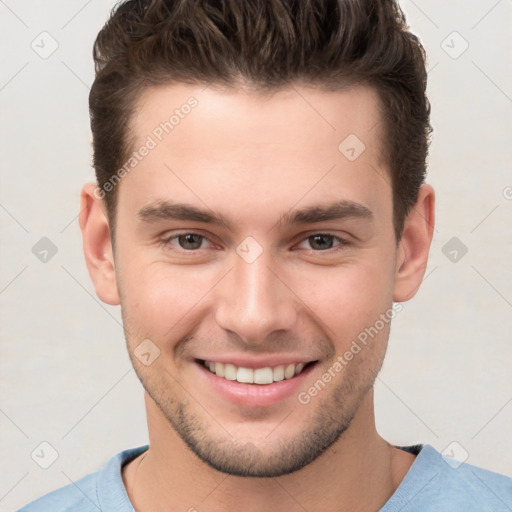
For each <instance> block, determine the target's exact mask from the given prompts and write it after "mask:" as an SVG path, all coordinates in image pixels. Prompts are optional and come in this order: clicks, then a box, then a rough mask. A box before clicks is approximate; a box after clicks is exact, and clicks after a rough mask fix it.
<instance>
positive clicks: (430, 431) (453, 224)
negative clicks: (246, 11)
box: [0, 0, 512, 511]
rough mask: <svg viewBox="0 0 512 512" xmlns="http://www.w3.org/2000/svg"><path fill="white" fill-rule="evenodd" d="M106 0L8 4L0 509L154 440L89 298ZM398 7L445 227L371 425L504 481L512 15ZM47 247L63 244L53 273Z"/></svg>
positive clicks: (509, 409) (510, 419)
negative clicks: (409, 39)
mask: <svg viewBox="0 0 512 512" xmlns="http://www.w3.org/2000/svg"><path fill="white" fill-rule="evenodd" d="M113 4H114V2H112V1H107V2H101V1H99V0H89V1H85V0H80V1H78V0H72V1H71V0H66V1H64V0H58V1H57V0H53V1H51V2H49V1H48V0H46V1H43V0H26V1H24V2H21V1H16V0H2V1H0V23H1V26H0V37H1V45H0V48H1V64H0V109H1V110H0V111H1V116H0V130H1V131H0V141H1V142H0V145H1V154H0V164H1V175H0V176H1V177H0V179H1V191H0V227H1V250H0V262H1V264H0V303H1V304H0V305H1V324H0V325H1V357H0V378H1V388H0V389H1V396H0V400H1V402H0V431H1V435H0V460H1V461H2V463H1V467H2V472H1V477H0V511H9V510H13V509H16V508H17V507H19V506H21V505H22V504H24V503H26V502H28V501H29V500H31V499H33V498H35V497H37V496H39V495H41V494H43V493H45V492H47V491H50V490H52V489H55V488H57V487H60V486H62V485H65V484H67V483H69V482H70V481H75V480H77V479H78V478H80V477H81V476H83V475H85V474H86V473H88V472H90V471H92V470H95V469H97V468H99V467H100V466H101V465H102V464H104V463H105V461H106V460H107V459H108V458H109V457H110V456H111V455H113V454H115V453H117V452H119V451H121V450H123V449H126V448H129V447H135V446H139V445H142V444H145V443H146V442H147V431H146V424H145V415H144V409H143V399H142V390H141V386H140V385H139V383H138V381H137V379H136V377H135V375H134V372H133V370H131V365H130V362H129V359H128V356H127V354H126V351H125V346H124V338H123V333H122V328H121V325H120V313H119V310H118V308H112V307H109V306H106V305H104V304H102V303H101V302H99V301H98V299H97V298H96V297H95V294H94V290H93V287H92V285H91V283H90V280H89V276H88V274H87V271H86V268H85V264H84V261H83V257H82V249H81V240H80V234H79V229H78V224H77V213H78V194H79V191H80V188H81V185H82V184H83V183H84V182H85V181H88V180H91V179H92V177H93V173H92V169H91V167H90V161H91V152H90V133H89V119H88V110H87V96H88V92H89V86H90V84H91V82H92V79H93V67H92V58H91V48H92V43H93V40H94V38H95V35H96V33H97V32H98V30H99V29H100V28H101V26H102V24H103V22H104V21H105V19H106V17H107V14H108V11H109V10H110V8H111V7H112V5H113ZM402 5H403V7H404V9H405V11H406V13H407V15H408V19H409V23H410V25H411V27H412V30H413V31H414V32H416V33H418V34H419V35H420V37H421V39H422V41H423V43H424V45H425V46H426V48H427V52H428V56H429V65H428V66H429V70H430V71H429V75H430V82H429V93H430V99H431V102H432V108H433V114H432V123H433V125H434V127H435V135H434V140H433V144H432V148H431V156H430V165H429V168H430V172H429V178H428V181H429V182H430V183H431V184H433V185H434V186H435V188H436V190H437V226H436V233H435V239H434V242H433V247H432V251H431V259H430V265H429V268H428V271H427V277H426V278H425V282H424V284H423V287H422V289H421V290H420V292H419V293H418V295H417V297H416V298H415V299H413V300H412V301H411V302H410V303H407V304H405V305H404V310H403V312H402V313H400V314H399V315H398V317H397V318H396V320H395V321H394V326H393V328H392V333H391V343H390V349H389V352H388V357H387V360H386V363H385V366H384V369H383V371H382V373H381V375H380V377H379V380H378V384H377V391H376V401H377V421H378V427H379V430H380V432H381V434H382V435H383V436H384V437H386V438H387V439H388V440H389V441H391V442H393V443H396V444H402V445H405V444H414V443H419V442H421V443H430V444H432V445H433V446H434V447H436V448H437V449H438V450H441V451H442V450H445V449H447V450H448V451H451V450H453V453H454V454H455V455H456V456H458V457H462V458H464V457H466V456H467V457H468V459H467V460H468V462H470V463H473V464H476V465H478V466H483V467H485V468H488V469H491V470H493V471H498V472H501V473H505V474H507V475H509V476H512V455H511V453H512V437H511V436H510V432H511V431H512V430H511V427H512V371H511V369H512V335H511V331H512V271H511V268H512V265H511V261H512V243H511V237H512V233H511V232H512V222H511V221H512V172H511V162H512V126H511V119H512V65H511V56H512V55H511V54H512V45H511V44H510V31H509V27H510V26H511V21H512V3H511V2H510V0H501V1H496V0H485V1H483V0H482V1H479V2H456V1H449V2H442V1H440V0H437V1H428V2H427V1H426V0H417V1H415V2H410V1H405V2H402ZM43 31H46V32H48V34H49V35H42V36H41V35H40V34H41V32H43ZM454 31H455V32H457V33H456V34H454V33H453V32H454ZM32 41H34V43H33V46H34V47H35V49H36V50H37V51H38V52H39V54H38V53H36V51H34V49H33V48H32V47H31V44H32ZM56 44H58V48H57V49H56V50H55V51H54V53H53V54H52V55H50V56H48V55H46V54H45V53H44V52H50V51H51V50H52V45H56ZM466 45H469V46H468V48H467V49H466V50H465V51H464V52H463V53H462V50H464V49H465V47H466ZM40 54H43V56H44V57H47V58H42V57H41V56H40ZM455 57H456V58H455ZM42 237H47V238H48V239H49V240H51V242H52V244H54V246H55V248H56V249H57V253H56V254H55V255H54V256H53V257H51V258H50V256H51V252H50V253H48V258H49V261H47V262H46V263H43V262H41V261H40V260H39V259H38V258H37V257H36V256H35V255H34V254H33V252H32V248H33V247H34V245H35V244H36V243H38V242H39V241H40V239H41V238H42ZM453 237H456V238H457V239H458V240H455V241H452V242H451V243H452V244H453V243H455V244H456V245H454V246H451V245H448V246H446V247H445V244H447V243H448V242H449V241H450V240H451V239H452V238H453ZM39 243H42V244H44V243H45V242H39ZM46 243H48V242H46ZM461 243H463V244H464V245H465V246H466V247H467V254H465V255H464V256H461V254H462V252H461V245H460V244H461ZM457 244H458V245H457ZM36 247H38V246H36ZM443 247H445V249H444V252H445V253H446V254H447V255H448V256H446V255H445V254H444V253H443ZM453 250H456V251H457V256H458V258H459V259H458V261H456V262H453V261H451V260H450V258H453V257H454V255H455V253H453ZM36 252H37V251H36ZM450 253H451V254H450ZM41 442H47V443H50V445H51V446H52V447H53V448H54V449H55V450H56V451H57V452H58V458H57V459H56V460H55V462H54V463H53V464H52V465H51V466H50V467H49V468H48V469H42V468H41V467H40V466H39V465H38V464H36V462H34V460H33V459H32V458H31V453H32V452H33V451H34V450H36V448H37V450H36V453H41V447H40V443H41ZM453 442H456V443H457V444H452V443H453ZM38 447H39V448H38ZM43 452H44V453H45V457H46V459H45V460H46V462H49V461H51V460H50V459H49V458H48V457H49V456H50V455H51V450H50V448H48V447H46V448H44V446H43ZM49 454H50V455H49ZM35 458H37V457H35Z"/></svg>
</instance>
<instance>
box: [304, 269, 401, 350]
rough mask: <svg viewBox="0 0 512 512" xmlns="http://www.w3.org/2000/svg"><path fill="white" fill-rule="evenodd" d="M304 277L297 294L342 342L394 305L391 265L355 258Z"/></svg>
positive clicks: (348, 341) (352, 337) (332, 335)
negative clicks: (352, 260)
mask: <svg viewBox="0 0 512 512" xmlns="http://www.w3.org/2000/svg"><path fill="white" fill-rule="evenodd" d="M301 281H302V284H301V285H297V286H298V287H300V290H301V291H300V292H299V293H298V294H297V295H299V297H301V298H303V300H304V303H305V304H306V305H307V306H308V307H309V308H310V309H311V310H312V311H313V312H314V313H315V316H316V317H317V318H318V319H319V321H320V322H321V328H323V329H324V330H325V333H326V335H327V336H329V337H330V338H331V339H335V340H339V343H340V344H350V342H351V340H352V339H356V338H357V336H358V335H359V333H360V332H363V331H364V330H365V329H367V328H369V327H371V326H373V325H374V324H375V322H376V321H377V320H378V319H379V318H380V315H381V314H385V313H386V312H387V311H388V310H389V308H390V307H391V305H392V298H393V268H392V266H391V265H388V266H384V265H382V264H380V265H374V264H372V263H371V262H368V263H367V264H364V263H362V262H358V263H355V262H354V263H353V264H348V265H346V266H340V267H338V268H336V269H334V268H333V269H329V270H328V271H326V270H325V269H322V270H319V271H317V272H316V275H310V276H309V277H308V278H307V279H305V280H301ZM379 325H380V324H379ZM382 330H383V333H382V334H383V335H384V334H385V332H384V331H385V329H382ZM339 348H340V349H341V348H342V347H339Z"/></svg>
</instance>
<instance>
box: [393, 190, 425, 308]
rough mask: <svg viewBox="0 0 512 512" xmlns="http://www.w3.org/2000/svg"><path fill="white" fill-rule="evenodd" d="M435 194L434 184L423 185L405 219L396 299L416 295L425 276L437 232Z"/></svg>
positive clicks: (398, 265)
mask: <svg viewBox="0 0 512 512" xmlns="http://www.w3.org/2000/svg"><path fill="white" fill-rule="evenodd" d="M434 196H435V195H434V189H433V188H432V187H431V186H430V185H422V186H421V187H420V191H419V194H418V199H417V201H416V204H415V205H414V207H413V208H412V209H411V211H410V213H409V215H408V216H407V218H406V219H405V224H404V230H403V234H402V238H401V240H400V244H399V247H398V249H397V260H396V263H397V265H396V268H397V271H396V276H395V289H394V294H393V300H394V301H395V302H405V301H406V300H409V299H411V298H412V297H414V295H415V294H416V292H417V291H418V288H419V286H420V284H421V281H422V280H423V276H424V275H425V269H426V268H427V262H428V253H429V249H430V244H431V242H432V235H433V231H434V218H435V214H434V203H435V197H434Z"/></svg>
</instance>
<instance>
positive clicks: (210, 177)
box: [22, 0, 512, 512]
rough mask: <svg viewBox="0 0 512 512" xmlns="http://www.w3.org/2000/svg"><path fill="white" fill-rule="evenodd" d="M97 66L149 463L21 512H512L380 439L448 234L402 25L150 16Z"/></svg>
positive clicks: (92, 232) (89, 188)
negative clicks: (408, 318) (417, 302)
mask: <svg viewBox="0 0 512 512" xmlns="http://www.w3.org/2000/svg"><path fill="white" fill-rule="evenodd" d="M94 55H95V61H96V79H95V82H94V84H93V87H92V90H91V94H90V109H91V126H92V132H93V142H94V165H95V169H96V176H97V184H96V183H95V184H88V185H86V186H85V187H84V188H83V191H82V196H81V199H82V204H81V214H80V227H81V229H82V235H83V243H84V252H85V257H86V261H87V266H88V269H89V272H90V275H91V278H92V280H93V282H94V285H95V288H96V292H97V294H98V296H99V297H100V299H101V300H102V301H104V302H106V303H108V304H112V305H117V304H120V305H121V311H122V315H123V324H124V329H125V335H126V341H127V347H128V351H129V355H130V358H131V361H132V363H133V366H134V369H135V371H136V372H137V375H138V377H139V379H140V381H141V383H142V385H143V386H144V389H145V391H146V393H145V400H146V409H147V419H148V428H149V438H150V444H149V446H143V447H139V448H135V449H131V450H126V451H124V452H121V453H120V454H117V455H115V456H114V457H112V458H111V459H110V460H109V462H108V463H107V464H106V465H105V466H104V467H103V468H102V469H100V470H99V471H98V472H96V473H93V474H91V475H88V476H86V477H84V478H83V479H82V480H80V481H78V482H76V483H75V484H73V485H70V486H67V487H65V488H63V489H60V490H57V491H54V492H53V493H50V494H49V495H46V496H44V497H42V498H40V499H39V500H36V501H35V502H33V503H32V504H29V505H27V506H26V507H25V508H24V509H22V510H24V511H27V512H30V511H42V510H48V511H49V510H52V511H56V510H79V511H89V510H102V511H110V510H112V511H113V510H115V511H124V510H126V511H128V510H134V509H135V510H137V511H142V512H147V511H151V512H159V511H164V510H165V511H174V510H176V511H177V510H183V511H187V510H188V511H195V510H199V511H202V510H205V511H209V512H221V511H225V512H227V511H233V510H250V511H251V512H260V511H268V510H272V511H282V510H286V511H299V510H301V511H303V510H307V511H310V512H313V511H319V510H324V511H354V510H357V511H377V510H383V511H395V510H403V511H410V510H414V511H420V510H421V511H422V510H432V511H433V510H436V511H439V510H465V511H471V510H474V511H477V510H478V511H482V510H493V511H494V510H507V509H512V480H511V479H509V478H507V477H504V476H501V475H498V474H495V473H491V472H488V471H486V470H483V469H479V468H476V467H473V466H470V465H468V464H462V465H461V466H459V467H458V468H457V469H454V467H452V466H451V465H449V464H448V463H447V462H446V460H444V459H443V457H442V456H441V455H440V454H439V453H438V452H437V451H436V450H434V448H432V447H431V446H428V445H417V446H410V447H401V448H400V447H396V446H392V445H391V444H390V443H388V442H386V441H385V440H384V439H382V438H381V437H380V436H379V435H378V433H377V431H376V428H375V422H374V408H373V386H374V382H375V378H376V376H377V374H378V372H379V370H380V368H381V365H382V362H383V358H384V355H385V352H386V346H387V342H388V337H389V332H390V323H391V320H392V318H393V317H394V316H395V315H396V313H397V311H400V309H401V305H400V303H401V302H403V301H407V300H409V299H410V298H411V297H413V296H414V295H415V293H416V291H417V290H418V287H419V285H420V283H421V281H422V278H423V275H424V272H425V268H426V264H427V258H428V251H429V247H430V242H431V239H432V231H433V224H434V192H433V189H432V187H430V186H429V185H426V184H425V183H424V178H425V159H426V154H427V147H428V135H429V133H430V126H429V110H430V107H429V103H428V101H427V99H426V97H425V87H426V72H425V63H424V53H423V49H422V47H421V45H420V44H419V42H418V40H417V38H416V37H415V36H414V35H412V34H411V33H410V32H408V30H407V27H406V25H405V20H404V18H403V15H402V13H401V11H400V9H399V7H398V6H397V5H396V4H395V3H394V2H392V1H384V0H382V1H359V2H353V1H350V0H338V1H329V0H312V1H305V0H295V1H292V0H253V1H251V2H242V1H236V0H231V1H229V0H225V1H219V0H217V1H214V0H201V1H193V0H154V1H128V2H124V3H121V4H120V5H119V6H118V7H117V8H116V10H115V11H114V12H113V14H112V17H111V19H110V20H109V22H108V23H107V24H106V25H105V27H104V28H103V30H102V31H101V32H100V34H99V36H98V38H97V41H96V44H95V53H94ZM368 332H371V333H372V334H371V336H368V335H366V336H365V335H364V334H365V333H368Z"/></svg>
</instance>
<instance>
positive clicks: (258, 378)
mask: <svg viewBox="0 0 512 512" xmlns="http://www.w3.org/2000/svg"><path fill="white" fill-rule="evenodd" d="M198 362H199V363H200V364H202V365H203V366H204V367H205V368H206V369H208V371H210V372H211V373H213V374H215V375H216V376H217V377H220V378H222V379H225V380H228V381H237V382H239V383H241V384H257V385H263V386H264V385H268V384H273V383H274V382H280V381H283V380H289V379H293V378H294V377H297V376H298V375H300V374H301V373H302V372H303V371H305V370H306V369H307V368H309V367H310V366H312V365H314V364H315V363H316V362H317V361H309V362H305V363H302V362H297V363H288V364H280V365H277V366H264V367H261V368H248V367H245V366H237V365H235V364H232V363H221V362H218V361H208V360H203V359H198Z"/></svg>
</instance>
